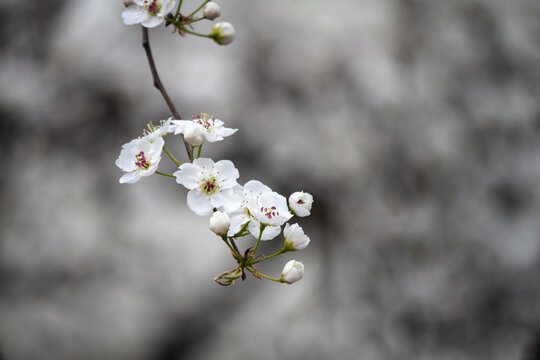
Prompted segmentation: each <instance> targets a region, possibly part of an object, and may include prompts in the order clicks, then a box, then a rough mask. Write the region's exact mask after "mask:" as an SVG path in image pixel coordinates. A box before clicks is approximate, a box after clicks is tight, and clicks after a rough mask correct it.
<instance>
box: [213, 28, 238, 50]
mask: <svg viewBox="0 0 540 360" xmlns="http://www.w3.org/2000/svg"><path fill="white" fill-rule="evenodd" d="M210 35H211V36H212V37H213V38H214V41H215V42H217V43H218V44H219V45H227V44H230V43H232V42H233V40H234V37H235V36H236V32H235V31H234V27H233V26H232V25H231V24H230V23H228V22H218V23H216V24H215V25H214V26H213V27H212V33H211V34H210Z"/></svg>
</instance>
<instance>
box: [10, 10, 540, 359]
mask: <svg viewBox="0 0 540 360" xmlns="http://www.w3.org/2000/svg"><path fill="white" fill-rule="evenodd" d="M218 3H219V4H220V5H221V6H222V16H221V17H220V18H219V20H221V21H229V22H231V23H232V24H233V25H234V27H235V28H236V32H237V38H236V40H235V41H234V42H233V43H232V44H231V45H229V46H218V45H216V44H214V43H213V42H212V41H210V40H208V39H202V38H195V37H193V36H189V37H185V38H181V37H179V36H178V35H177V34H171V29H170V28H165V27H163V26H162V27H160V28H158V29H152V30H151V31H150V39H151V44H152V48H153V51H154V56H155V59H156V63H157V67H158V71H159V72H160V75H161V78H162V80H163V82H164V84H165V86H166V88H167V89H168V91H169V93H170V95H171V97H172V99H173V101H174V102H175V104H176V106H177V108H178V109H179V112H180V114H181V115H182V116H184V117H190V116H192V115H195V114H197V113H200V112H203V111H204V112H209V113H212V114H215V115H216V117H218V118H220V119H222V120H224V121H225V122H226V124H227V125H228V126H230V127H234V128H238V129H239V131H238V132H237V133H236V134H235V135H234V136H232V137H230V138H227V139H226V140H225V141H222V142H220V143H216V144H213V145H208V146H205V148H204V149H203V150H204V154H205V155H206V156H210V157H212V158H213V159H215V160H219V159H230V160H232V161H233V162H234V163H235V164H236V166H237V168H238V169H239V170H240V175H241V177H240V179H239V181H240V182H241V183H245V182H247V181H248V180H250V179H258V180H261V181H263V182H264V183H265V184H267V185H269V186H270V187H271V188H272V189H273V190H275V191H278V192H280V193H282V194H284V195H286V196H288V195H289V194H290V193H292V192H293V191H297V190H304V191H308V192H310V193H311V194H313V195H314V197H315V203H314V207H313V212H312V216H311V217H309V218H301V219H298V222H299V223H300V225H301V226H302V227H303V228H304V230H305V231H306V233H307V234H308V235H309V236H310V237H311V244H310V246H309V247H308V248H307V249H306V250H303V251H299V252H296V253H293V254H287V255H285V256H281V257H278V258H277V259H274V260H273V261H268V262H265V263H264V264H262V265H261V267H260V269H261V271H263V272H264V273H267V274H269V275H271V276H279V273H280V272H281V269H282V267H283V265H284V264H285V262H286V261H288V260H290V259H293V258H294V259H296V260H299V261H302V262H303V263H304V264H305V268H306V274H305V277H304V279H302V280H301V281H300V282H298V283H296V284H294V285H290V286H286V285H282V284H276V283H273V282H269V281H259V280H257V279H255V278H253V277H252V276H248V279H247V280H246V281H245V282H244V283H241V282H240V283H238V284H237V285H236V287H232V286H231V287H227V288H224V287H220V286H218V285H217V284H215V283H214V282H213V277H214V276H215V275H216V274H218V273H221V272H223V271H226V270H228V269H230V268H232V267H234V265H235V264H234V261H233V259H232V258H231V257H230V255H229V253H228V251H227V250H226V247H225V246H224V245H223V243H222V242H221V241H220V240H219V239H218V238H217V237H216V236H215V235H213V234H212V233H211V232H210V230H209V229H208V218H203V217H198V216H196V215H195V214H194V213H192V212H191V211H190V210H189V209H188V208H187V206H186V202H185V197H186V191H185V189H184V188H183V187H182V186H179V185H178V184H176V183H175V182H174V181H173V180H172V179H169V178H165V177H160V176H157V175H155V176H152V177H149V178H143V179H142V180H141V181H140V182H139V183H137V184H136V185H122V186H121V185H119V184H118V179H119V177H120V176H121V175H122V172H121V171H120V170H119V169H118V168H117V167H116V166H115V165H114V161H115V159H116V158H117V157H118V155H119V153H120V148H121V146H122V144H124V143H126V142H128V141H129V140H131V139H132V138H135V137H137V136H139V135H140V134H141V130H142V129H143V128H144V126H145V124H146V123H147V122H149V121H154V122H156V121H158V120H159V119H165V118H167V117H169V116H170V114H169V112H168V108H167V107H166V105H165V103H164V101H163V99H162V98H161V96H160V94H159V92H158V91H157V90H155V89H154V88H153V87H152V80H151V76H150V72H149V69H148V65H147V62H146V57H145V54H144V51H143V48H142V47H141V31H140V28H139V27H138V26H126V25H124V24H123V23H122V21H121V18H120V13H121V11H122V10H123V6H122V2H121V1H110V0H94V1H67V0H48V1H16V0H2V1H1V2H0V150H1V153H2V154H3V156H2V159H3V164H4V166H3V168H2V169H3V174H4V175H3V176H2V177H0V198H1V207H0V213H1V217H0V358H1V359H8V360H18V359H42V360H47V359H55V360H61V359H83V360H85V359H130V360H139V359H140V360H146V359H148V360H162V359H163V360H165V359H201V360H206V359H224V360H228V359H231V360H232V359H262V360H266V359H268V360H270V359H310V360H311V359H362V360H372V359H373V360H379V359H381V360H392V359H396V360H397V359H399V360H402V359H422V360H427V359H437V360H439V359H440V360H468V359H471V360H472V359H474V360H478V359H486V360H487V359H489V360H499V359H501V360H503V359H505V360H507V359H526V358H527V359H537V357H535V355H534V354H535V349H536V348H539V347H540V346H539V345H538V334H539V333H538V331H540V328H539V324H540V301H539V297H540V281H539V277H538V274H539V273H540V221H539V217H540V108H539V102H538V99H539V98H540V21H539V19H540V2H538V1H537V0H514V1H508V0H455V1H428V0H335V1H322V0H295V1H286V0H273V1H268V0H250V1H246V0H227V1H219V0H218ZM197 5H198V4H197V3H196V2H195V1H193V0H185V1H184V7H185V9H186V10H193V9H194V8H196V6H197ZM186 12H187V11H186ZM210 27H211V24H210V23H208V24H202V23H201V24H198V25H197V26H196V30H198V31H200V32H207V31H208V30H209V29H210ZM175 141H176V140H175V138H170V139H167V144H168V147H169V148H170V149H171V150H172V151H173V152H174V153H175V154H177V156H178V157H179V158H180V159H181V160H182V161H183V159H185V154H184V153H183V147H182V144H181V143H180V142H179V141H177V142H175ZM161 168H162V170H163V171H168V172H172V171H174V166H173V164H172V162H170V161H169V159H167V158H164V159H163V160H162V166H161ZM281 239H282V238H281V237H280V238H277V239H276V240H274V241H269V242H266V243H264V244H263V245H262V247H261V248H262V251H263V253H266V254H268V253H271V252H273V251H275V250H277V249H279V248H280V246H281V241H282V240H281ZM253 243H254V240H253V239H251V238H242V239H241V240H239V246H240V247H241V248H246V247H248V246H251V245H253Z"/></svg>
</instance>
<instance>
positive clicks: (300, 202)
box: [289, 191, 313, 217]
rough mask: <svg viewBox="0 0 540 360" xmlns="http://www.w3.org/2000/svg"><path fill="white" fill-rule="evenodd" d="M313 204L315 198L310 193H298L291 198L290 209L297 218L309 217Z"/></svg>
mask: <svg viewBox="0 0 540 360" xmlns="http://www.w3.org/2000/svg"><path fill="white" fill-rule="evenodd" d="M312 204H313V196H311V194H310V193H305V192H303V191H297V192H295V193H292V194H291V196H289V207H290V208H291V210H292V211H294V213H295V214H296V216H300V217H304V216H309V214H310V211H311V205H312Z"/></svg>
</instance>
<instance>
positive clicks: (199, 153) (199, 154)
mask: <svg viewBox="0 0 540 360" xmlns="http://www.w3.org/2000/svg"><path fill="white" fill-rule="evenodd" d="M201 149H202V144H201V145H199V151H197V159H198V158H200V157H201Z"/></svg>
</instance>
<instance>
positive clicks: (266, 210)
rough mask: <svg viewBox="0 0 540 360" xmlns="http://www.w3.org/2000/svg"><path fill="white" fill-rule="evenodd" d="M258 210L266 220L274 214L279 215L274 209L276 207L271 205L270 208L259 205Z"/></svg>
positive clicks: (270, 218)
mask: <svg viewBox="0 0 540 360" xmlns="http://www.w3.org/2000/svg"><path fill="white" fill-rule="evenodd" d="M260 211H261V212H262V213H263V214H264V216H266V217H267V218H268V220H272V218H273V217H274V216H279V211H276V207H275V206H272V207H270V208H265V207H264V206H261V209H260Z"/></svg>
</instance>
